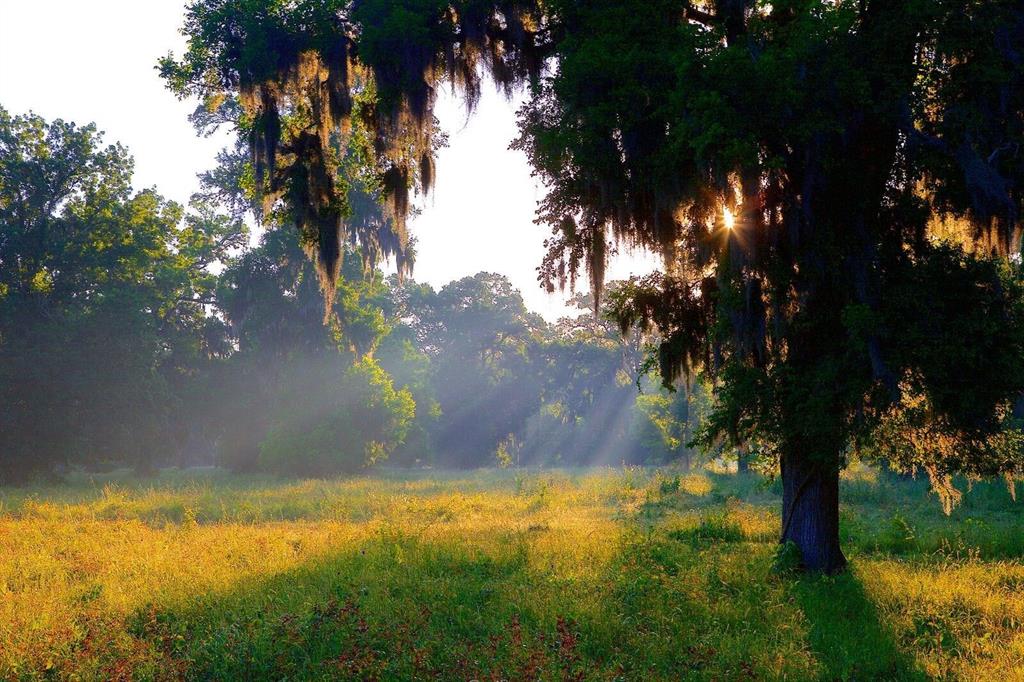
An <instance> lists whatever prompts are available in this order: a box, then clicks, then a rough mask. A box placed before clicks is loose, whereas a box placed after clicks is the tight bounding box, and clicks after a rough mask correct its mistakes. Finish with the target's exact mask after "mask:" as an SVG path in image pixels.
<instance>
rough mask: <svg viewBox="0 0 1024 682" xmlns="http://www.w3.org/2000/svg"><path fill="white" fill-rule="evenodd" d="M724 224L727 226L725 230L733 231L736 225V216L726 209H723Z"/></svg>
mask: <svg viewBox="0 0 1024 682" xmlns="http://www.w3.org/2000/svg"><path fill="white" fill-rule="evenodd" d="M722 222H723V223H724V224H725V229H727V230H731V229H732V228H733V227H735V225H736V216H734V215H733V214H732V211H730V210H729V209H728V208H726V207H724V206H723V207H722Z"/></svg>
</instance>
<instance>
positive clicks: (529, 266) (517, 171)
mask: <svg viewBox="0 0 1024 682" xmlns="http://www.w3.org/2000/svg"><path fill="white" fill-rule="evenodd" d="M184 7H185V2H183V1H182V0H89V1H87V2H83V1H82V0H0V106H3V107H4V108H6V109H7V110H8V111H10V112H11V113H15V114H17V113H24V112H27V111H28V110H32V111H34V112H36V113H37V114H39V115H41V116H43V117H44V118H46V119H48V120H49V119H54V118H63V119H65V120H71V121H74V122H76V123H80V124H84V123H88V122H95V123H96V124H97V125H98V126H99V128H100V130H103V131H105V132H106V134H107V135H106V139H107V141H108V142H114V141H119V142H121V143H123V144H125V145H126V146H127V147H128V148H129V149H130V150H131V152H132V154H133V155H134V157H135V186H136V187H137V188H142V187H150V186H156V187H158V188H159V190H160V192H161V193H162V194H163V195H164V196H166V197H168V198H170V199H173V200H175V201H178V202H181V203H187V202H188V198H189V196H190V195H191V194H192V192H194V191H195V190H196V189H197V186H198V183H197V181H196V173H198V172H201V171H203V170H206V169H208V168H210V167H212V166H213V164H214V157H215V155H216V153H217V151H218V150H219V149H220V148H221V147H223V146H224V145H225V144H226V142H227V137H226V135H225V136H218V137H215V138H213V139H202V138H200V137H198V136H197V135H196V134H195V132H194V130H193V129H192V126H191V124H190V123H189V122H188V115H189V113H191V111H192V110H193V109H194V108H195V103H194V102H179V101H177V100H176V99H175V98H174V96H173V95H171V94H170V93H169V92H167V91H166V90H165V89H164V86H163V83H162V82H161V80H160V78H159V77H158V75H157V73H156V71H155V70H154V68H153V67H154V65H155V64H156V61H157V59H158V58H159V57H161V56H163V55H165V54H167V52H169V51H174V52H175V53H176V54H180V53H181V51H182V49H183V46H184V39H183V38H182V37H181V36H180V35H179V34H178V28H179V26H180V25H181V23H182V17H183V15H184ZM438 118H439V119H440V121H441V125H442V126H443V127H444V128H445V129H446V130H447V132H448V133H449V141H450V146H449V147H448V148H447V149H444V150H442V152H441V153H440V155H439V158H438V162H437V175H438V177H437V186H436V188H435V190H434V192H433V194H432V195H431V196H430V197H428V198H427V199H426V201H425V202H424V204H423V212H422V214H421V215H420V216H419V217H418V218H416V219H415V220H414V221H413V222H412V223H411V226H412V231H413V234H414V235H415V236H416V238H417V240H418V243H417V251H418V259H417V265H416V270H415V273H414V277H415V279H416V280H418V281H422V282H429V283H430V284H432V285H434V286H435V287H440V286H441V285H443V284H445V283H446V282H449V281H451V280H452V279H456V278H459V277H463V276H466V275H471V274H473V273H476V272H479V271H481V270H487V271H491V272H500V273H503V274H505V275H507V276H508V277H509V279H511V280H512V283H513V284H514V285H515V286H516V287H517V288H519V289H520V290H521V291H522V292H523V297H524V298H525V299H526V303H527V305H528V306H529V307H530V308H531V309H533V310H536V311H538V312H540V313H542V314H543V315H544V316H545V317H547V318H549V319H555V318H557V317H558V316H559V315H560V314H562V313H563V312H564V311H565V310H566V308H565V305H564V295H562V294H557V293H556V294H554V295H548V294H547V293H545V292H544V291H542V290H541V289H540V288H539V286H538V284H537V281H536V267H537V266H538V265H539V264H540V262H541V258H542V257H543V254H544V248H543V241H544V239H545V237H547V236H548V228H547V227H544V226H539V225H535V224H534V223H533V219H534V211H535V208H536V204H537V201H538V200H539V199H540V198H541V197H542V196H543V191H542V189H541V188H540V187H539V186H538V184H537V183H536V182H535V181H534V180H533V179H532V178H531V177H530V168H529V166H528V164H527V163H526V159H525V157H524V156H523V155H522V154H521V153H519V152H513V151H510V150H509V149H508V144H509V142H510V141H511V140H512V139H513V137H514V136H515V134H516V125H515V104H514V103H509V102H506V101H505V100H504V99H503V98H501V97H499V96H498V95H496V94H495V93H494V91H493V89H490V88H485V95H484V97H483V99H482V101H481V102H480V105H479V107H478V108H477V110H476V112H475V113H474V115H473V116H472V117H471V118H470V119H468V121H467V119H466V116H465V113H464V112H463V111H462V110H461V107H460V106H459V105H458V104H457V102H456V101H455V100H454V99H453V98H452V97H444V98H442V101H441V102H440V103H439V107H438ZM654 266H655V261H654V259H653V258H652V257H650V256H632V257H629V256H623V257H619V258H618V259H617V260H616V261H615V262H614V263H613V264H612V267H611V268H610V271H609V278H621V277H626V276H628V275H629V274H631V273H633V272H636V273H645V272H649V271H650V270H651V269H653V267H654Z"/></svg>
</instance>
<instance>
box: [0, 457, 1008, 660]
mask: <svg viewBox="0 0 1024 682" xmlns="http://www.w3.org/2000/svg"><path fill="white" fill-rule="evenodd" d="M843 486H844V491H843V494H844V499H845V500H846V501H847V503H846V504H845V505H844V508H843V533H844V542H845V546H846V549H847V552H848V555H849V556H850V558H851V565H852V570H851V572H850V573H849V574H847V575H844V576H840V577H838V578H834V579H826V578H798V577H794V576H790V575H784V574H783V575H777V574H775V573H773V572H772V561H773V554H774V549H775V536H776V533H777V528H778V508H777V507H778V489H777V488H778V486H777V483H773V482H766V481H764V480H763V479H760V478H758V477H755V476H749V477H736V476H734V475H730V474H726V473H721V472H717V473H716V472H713V471H707V472H701V473H691V474H685V473H680V472H674V471H658V472H655V471H647V470H641V469H635V468H629V469H605V470H594V471H547V472H532V473H522V472H482V473H473V474H462V475H458V474H417V475H412V474H408V473H397V472H396V473H392V474H384V475H381V476H377V477H372V478H371V477H366V478H354V479H348V480H337V481H275V480H272V479H266V478H255V477H254V478H247V477H228V476H225V475H223V474H219V473H212V472H211V473H187V472H186V473H180V474H165V475H163V476H162V477H161V478H160V479H158V480H157V481H155V482H150V483H146V482H138V481H133V480H131V479H130V478H125V479H116V478H107V479H104V480H96V481H89V480H82V481H79V482H77V483H76V484H74V485H72V486H65V487H62V488H52V489H50V488H40V489H34V490H8V491H2V492H0V504H2V507H0V677H2V678H5V679H6V678H12V679H19V678H23V679H35V678H46V677H54V678H79V679H116V678H122V679H129V678H136V679H179V678H189V679H253V678H264V679H282V678H289V679H295V678H299V679H305V678H314V679H337V678H339V677H340V678H356V679H364V678H373V677H379V678H382V679H415V678H419V679H433V678H437V677H442V678H455V679H490V678H496V679H535V678H543V679H577V678H579V679H679V678H686V679H744V678H750V679H783V678H788V679H879V678H886V679H917V678H924V677H943V678H949V679H978V680H985V679H996V678H998V679H1014V676H1015V675H1019V671H1020V670H1022V669H1024V667H1022V665H1024V566H1022V564H1021V562H1020V556H1021V542H1022V541H1021V536H1022V530H1024V524H1022V521H1021V516H1020V513H1019V512H1018V509H1017V507H1015V506H1014V504H1013V503H1012V502H1011V501H1010V499H1009V495H1008V494H1007V492H1006V491H1005V489H1000V488H999V487H998V486H978V487H976V488H975V489H974V490H973V491H972V492H971V493H969V494H968V495H967V497H966V499H965V504H964V505H963V507H962V508H961V509H958V510H957V511H956V512H955V513H954V515H953V517H945V516H943V515H942V514H941V509H940V507H939V505H938V504H937V503H936V501H935V500H934V499H930V498H929V495H928V493H927V490H926V486H924V484H923V483H920V482H913V481H911V482H901V481H892V480H889V479H888V478H886V477H884V476H877V475H876V474H875V472H873V471H871V470H858V471H854V472H851V473H850V474H849V475H847V476H845V477H844V481H843Z"/></svg>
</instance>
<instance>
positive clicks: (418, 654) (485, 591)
mask: <svg viewBox="0 0 1024 682" xmlns="http://www.w3.org/2000/svg"><path fill="white" fill-rule="evenodd" d="M532 577H533V576H532V570H531V569H530V567H529V565H528V561H527V555H526V551H525V547H524V545H523V544H522V543H521V542H517V541H516V539H515V538H514V537H512V538H510V539H509V542H507V543H505V544H503V545H502V547H501V549H499V550H494V549H493V548H492V549H489V550H488V551H487V552H486V553H483V552H478V551H475V550H473V549H468V548H466V547H464V546H461V545H460V544H459V543H457V542H454V541H452V542H440V543H438V542H425V541H421V540H417V539H415V538H411V537H402V536H394V537H387V538H379V539H375V540H372V541H369V542H366V543H363V544H362V545H360V546H359V547H355V548H352V549H349V550H345V551H341V552H337V553H334V554H331V555H328V556H321V557H316V558H312V559H311V560H309V561H308V562H307V563H305V564H303V565H302V566H299V567H297V568H295V569H293V570H291V571H287V572H285V573H280V574H277V575H273V576H269V577H259V578H254V579H249V580H243V581H241V582H240V583H239V584H238V585H236V586H235V587H234V588H233V589H231V590H229V591H227V592H223V593H214V594H206V595H197V596H196V598H195V599H194V600H193V601H191V602H190V603H187V604H181V605H166V606H157V605H154V606H150V607H147V608H144V609H140V610H139V611H138V612H137V613H136V614H135V615H134V616H133V619H132V623H131V626H130V634H131V635H132V636H133V637H135V638H137V639H138V640H140V641H144V642H148V643H150V644H151V645H153V647H154V648H155V649H156V650H158V651H160V652H161V654H162V656H163V659H164V661H165V662H166V664H167V665H168V666H169V667H175V668H177V669H180V670H185V671H186V673H185V674H184V675H183V677H186V678H188V679H249V680H270V679H303V680H304V679H360V680H362V679H491V678H492V677H494V676H498V677H501V678H504V679H507V678H509V677H510V676H509V674H508V673H509V672H511V673H512V675H511V677H512V678H513V679H536V678H538V677H544V678H545V679H546V678H549V677H552V678H562V677H563V676H568V673H571V672H573V671H574V670H576V669H577V668H578V667H579V666H580V665H581V662H580V655H579V653H578V652H576V650H575V647H576V634H575V633H574V631H573V625H572V620H571V619H569V620H565V621H564V620H563V619H562V618H560V617H559V618H558V619H557V621H556V620H555V619H554V618H551V617H549V616H550V614H547V613H543V612H541V611H539V610H538V609H537V608H536V606H537V602H538V601H540V603H541V604H543V599H541V600H537V599H536V596H537V595H535V594H531V588H532V587H534V585H533V584H532V582H533V580H532ZM537 587H538V589H544V590H550V589H551V586H550V585H538V586H537ZM566 606H567V607H569V608H571V604H566Z"/></svg>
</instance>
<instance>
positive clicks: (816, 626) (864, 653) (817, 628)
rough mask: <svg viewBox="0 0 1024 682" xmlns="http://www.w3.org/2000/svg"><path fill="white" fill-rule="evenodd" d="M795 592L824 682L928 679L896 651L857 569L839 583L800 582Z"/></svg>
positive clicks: (816, 579)
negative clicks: (839, 681) (805, 619)
mask: <svg viewBox="0 0 1024 682" xmlns="http://www.w3.org/2000/svg"><path fill="white" fill-rule="evenodd" d="M793 591H794V594H795V596H796V598H797V602H798V604H799V605H800V608H801V609H802V610H803V612H804V615H805V616H806V617H807V621H808V625H809V631H808V640H809V644H810V645H811V648H812V650H813V651H814V654H815V656H816V658H817V659H818V662H819V663H820V664H821V667H822V674H821V679H825V680H927V679H928V676H927V675H926V674H925V673H924V672H923V671H921V670H919V669H918V668H917V667H916V665H915V662H914V660H913V658H912V657H911V656H909V655H907V654H906V653H905V652H903V651H901V650H900V649H899V647H898V646H897V645H896V642H895V638H894V634H893V632H892V631H891V629H890V628H889V627H888V626H887V625H886V624H885V623H884V622H883V621H882V620H881V618H880V615H879V613H878V609H877V607H876V606H875V604H874V603H873V602H872V601H871V599H870V598H869V597H868V595H867V593H866V592H865V591H864V587H863V585H862V584H861V582H860V580H859V579H858V577H857V575H856V571H855V570H854V569H850V570H847V571H846V572H845V573H843V574H841V575H838V576H836V577H811V576H805V577H802V578H799V579H797V580H796V582H795V584H794V585H793Z"/></svg>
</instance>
